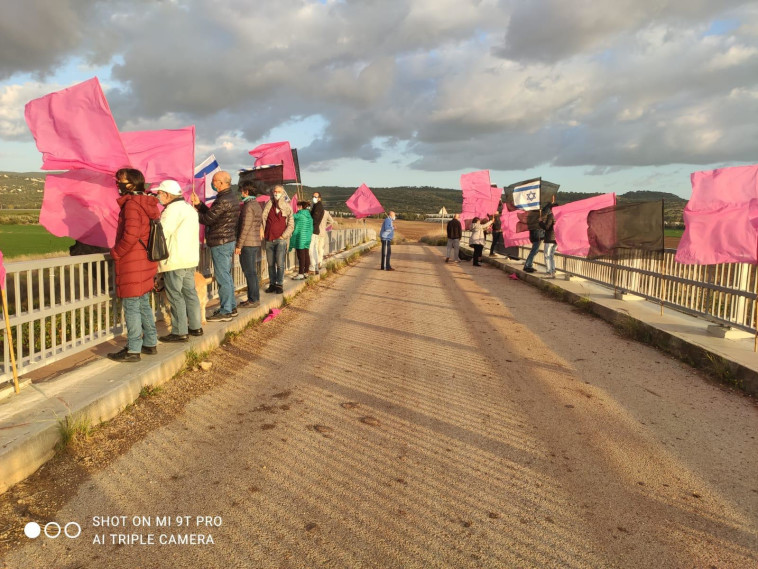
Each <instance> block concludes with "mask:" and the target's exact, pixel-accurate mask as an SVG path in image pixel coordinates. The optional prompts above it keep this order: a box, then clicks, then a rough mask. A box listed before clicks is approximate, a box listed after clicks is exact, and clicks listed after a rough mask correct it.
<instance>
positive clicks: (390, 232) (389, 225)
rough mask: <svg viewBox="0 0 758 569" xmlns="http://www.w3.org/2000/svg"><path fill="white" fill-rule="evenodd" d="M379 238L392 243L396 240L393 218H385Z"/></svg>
mask: <svg viewBox="0 0 758 569" xmlns="http://www.w3.org/2000/svg"><path fill="white" fill-rule="evenodd" d="M379 238H380V239H381V240H382V241H392V240H393V239H394V238H395V222H394V221H393V219H392V218H391V217H389V216H387V217H385V218H384V221H383V222H382V229H381V231H380V232H379Z"/></svg>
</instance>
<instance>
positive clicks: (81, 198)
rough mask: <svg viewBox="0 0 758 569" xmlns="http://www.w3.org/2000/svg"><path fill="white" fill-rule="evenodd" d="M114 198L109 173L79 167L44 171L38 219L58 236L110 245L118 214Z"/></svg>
mask: <svg viewBox="0 0 758 569" xmlns="http://www.w3.org/2000/svg"><path fill="white" fill-rule="evenodd" d="M116 200H118V190H117V189H116V185H115V183H114V181H113V174H112V173H111V174H103V173H101V172H93V171H92V170H82V169H79V170H71V171H70V172H64V173H63V174H48V175H47V179H46V180H45V194H44V198H43V200H42V211H40V214H39V222H40V223H41V224H42V225H43V226H44V227H45V229H47V230H48V231H49V232H50V233H52V234H53V235H56V236H58V237H71V238H72V239H76V240H77V241H81V242H82V243H86V244H87V245H95V246H97V247H113V245H114V244H115V242H116V227H117V226H118V214H119V207H118V203H117V201H116Z"/></svg>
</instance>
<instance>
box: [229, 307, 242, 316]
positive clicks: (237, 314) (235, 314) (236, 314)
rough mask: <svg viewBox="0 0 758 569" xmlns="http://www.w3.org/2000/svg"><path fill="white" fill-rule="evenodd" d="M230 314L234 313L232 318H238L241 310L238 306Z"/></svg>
mask: <svg viewBox="0 0 758 569" xmlns="http://www.w3.org/2000/svg"><path fill="white" fill-rule="evenodd" d="M229 314H231V315H232V318H237V316H239V315H240V314H239V312H237V308H236V307H235V308H232V311H231V312H230V313H229Z"/></svg>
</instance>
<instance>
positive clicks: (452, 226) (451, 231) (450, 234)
mask: <svg viewBox="0 0 758 569" xmlns="http://www.w3.org/2000/svg"><path fill="white" fill-rule="evenodd" d="M446 229H447V238H448V239H460V238H461V235H463V227H461V222H460V221H458V220H457V219H451V220H450V221H448V222H447V228H446Z"/></svg>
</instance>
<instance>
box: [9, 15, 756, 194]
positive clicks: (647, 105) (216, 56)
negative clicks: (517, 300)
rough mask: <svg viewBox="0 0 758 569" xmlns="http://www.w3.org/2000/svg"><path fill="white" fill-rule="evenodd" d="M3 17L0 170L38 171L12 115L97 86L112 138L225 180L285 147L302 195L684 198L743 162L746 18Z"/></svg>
mask: <svg viewBox="0 0 758 569" xmlns="http://www.w3.org/2000/svg"><path fill="white" fill-rule="evenodd" d="M7 4H9V5H5V6H4V7H3V18H2V20H0V170H12V171H36V170H39V167H40V164H41V156H40V154H39V153H38V152H37V150H36V148H35V146H34V142H33V140H32V137H31V135H30V133H29V130H28V128H27V127H26V124H25V123H24V120H23V110H24V104H25V103H26V102H27V101H29V100H30V99H33V98H36V97H39V96H42V95H44V94H46V93H49V92H51V91H56V90H58V89H61V88H63V87H66V86H69V85H72V84H74V83H77V82H79V81H82V80H85V79H88V78H90V77H92V76H93V75H97V76H98V77H99V78H100V81H101V83H102V84H103V88H104V89H105V90H106V96H107V98H108V101H109V103H110V106H111V109H112V110H113V113H114V116H115V118H116V122H117V123H118V126H119V128H121V129H122V130H143V129H152V128H174V127H181V126H186V125H189V124H194V125H196V128H197V137H198V139H197V142H198V146H197V150H196V157H197V162H200V161H201V160H202V159H203V158H205V157H206V156H207V155H208V154H209V153H211V152H214V153H215V154H216V156H217V158H218V159H219V161H220V162H221V164H222V166H223V167H225V168H226V169H229V170H236V169H238V168H240V167H249V166H251V165H252V162H251V160H252V159H251V158H250V157H249V156H248V154H247V151H248V150H250V149H251V148H253V147H254V146H256V145H257V144H259V143H262V142H273V141H278V140H289V141H290V142H291V143H292V146H293V147H297V148H298V152H299V155H300V161H301V165H302V166H303V168H304V170H303V182H304V183H306V184H308V185H326V184H335V185H342V186H355V187H357V186H358V185H360V184H361V183H363V182H365V183H366V184H368V185H369V186H373V187H382V186H392V185H401V184H403V185H405V184H407V185H419V186H420V185H433V186H441V187H450V188H454V187H458V178H459V176H460V174H461V173H463V172H467V171H472V170H478V169H490V170H491V171H492V180H493V182H497V183H498V184H499V185H504V184H506V185H507V184H510V183H513V182H516V181H519V180H522V179H526V178H529V177H532V176H542V177H543V178H545V179H547V180H550V181H553V182H556V183H560V184H561V185H562V189H565V190H570V191H587V192H591V191H593V192H594V191H599V192H606V191H615V192H618V193H623V192H626V191H629V190H662V191H670V192H674V193H676V194H679V195H681V196H683V197H688V196H689V194H690V184H689V174H690V173H691V172H693V171H695V170H704V169H711V168H716V167H721V166H731V165H740V164H752V163H756V162H758V120H757V119H758V4H756V2H755V1H742V0H608V1H606V2H601V1H599V0H573V1H571V2H569V1H567V0H257V1H256V2H251V1H249V0H163V1H160V0H124V1H119V0H55V2H52V1H50V0H23V1H20V0H12V1H11V2H8V3H7Z"/></svg>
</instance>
